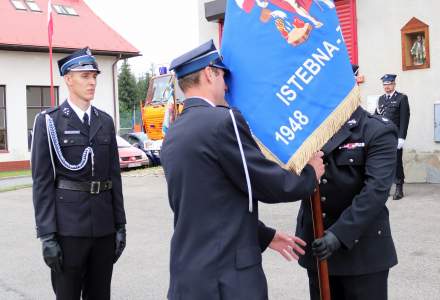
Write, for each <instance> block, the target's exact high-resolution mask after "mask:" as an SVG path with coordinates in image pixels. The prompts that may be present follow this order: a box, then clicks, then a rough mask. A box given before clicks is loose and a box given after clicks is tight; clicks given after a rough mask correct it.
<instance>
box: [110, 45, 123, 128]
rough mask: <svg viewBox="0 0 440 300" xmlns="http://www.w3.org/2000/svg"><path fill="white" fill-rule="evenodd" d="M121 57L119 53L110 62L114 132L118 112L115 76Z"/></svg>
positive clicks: (117, 120)
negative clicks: (111, 62)
mask: <svg viewBox="0 0 440 300" xmlns="http://www.w3.org/2000/svg"><path fill="white" fill-rule="evenodd" d="M121 59H122V54H121V53H120V54H119V55H118V56H117V58H116V60H115V61H114V62H113V64H112V81H113V116H114V118H113V121H114V122H115V128H116V132H119V113H118V112H117V111H116V108H117V103H116V101H117V99H116V81H117V80H116V76H117V73H118V72H117V69H116V68H117V64H118V62H119V61H120V60H121Z"/></svg>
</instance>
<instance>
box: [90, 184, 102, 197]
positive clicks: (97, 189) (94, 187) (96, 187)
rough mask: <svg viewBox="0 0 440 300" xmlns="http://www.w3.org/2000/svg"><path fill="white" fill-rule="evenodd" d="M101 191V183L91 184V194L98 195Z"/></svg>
mask: <svg viewBox="0 0 440 300" xmlns="http://www.w3.org/2000/svg"><path fill="white" fill-rule="evenodd" d="M100 189H101V182H100V181H92V182H90V194H94V195H97V194H99V192H100Z"/></svg>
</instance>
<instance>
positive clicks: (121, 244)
mask: <svg viewBox="0 0 440 300" xmlns="http://www.w3.org/2000/svg"><path fill="white" fill-rule="evenodd" d="M126 237H127V233H126V230H125V225H124V224H121V225H117V226H116V240H115V241H116V249H115V258H114V259H113V263H116V262H117V261H118V259H119V257H121V254H122V252H123V251H124V249H125V245H126Z"/></svg>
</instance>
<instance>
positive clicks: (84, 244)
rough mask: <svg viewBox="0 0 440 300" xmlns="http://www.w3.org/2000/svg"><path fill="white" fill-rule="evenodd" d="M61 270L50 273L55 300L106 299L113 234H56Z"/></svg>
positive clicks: (110, 268)
mask: <svg viewBox="0 0 440 300" xmlns="http://www.w3.org/2000/svg"><path fill="white" fill-rule="evenodd" d="M58 242H59V243H60V246H61V250H62V253H63V265H62V271H61V272H59V273H58V272H54V271H52V272H51V279H52V287H53V290H54V292H55V294H56V299H57V300H79V299H80V296H81V291H82V298H83V299H84V300H86V299H88V300H109V299H110V283H111V279H112V273H113V259H114V255H115V235H114V234H112V235H108V236H105V237H100V238H82V237H66V236H58Z"/></svg>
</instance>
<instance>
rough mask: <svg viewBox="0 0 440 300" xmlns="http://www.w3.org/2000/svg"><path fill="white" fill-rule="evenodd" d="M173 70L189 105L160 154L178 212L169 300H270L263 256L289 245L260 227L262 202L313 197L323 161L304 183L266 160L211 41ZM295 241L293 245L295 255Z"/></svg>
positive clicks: (306, 173) (311, 167)
mask: <svg viewBox="0 0 440 300" xmlns="http://www.w3.org/2000/svg"><path fill="white" fill-rule="evenodd" d="M170 69H172V70H174V71H175V73H176V76H177V78H178V80H179V86H180V87H181V88H182V90H183V92H184V93H185V97H186V100H185V104H184V109H183V112H182V114H181V115H180V116H179V117H178V118H177V120H176V121H175V122H174V123H173V124H172V126H171V127H170V129H169V131H168V132H167V135H166V137H165V140H164V143H163V146H162V151H161V162H162V165H163V168H164V172H165V177H166V180H167V183H168V197H169V203H170V206H171V209H172V210H173V212H174V233H173V237H172V240H171V257H170V287H169V291H168V299H170V300H178V299H188V300H189V299H191V300H212V299H222V300H227V299H231V300H232V299H233V300H240V299H243V300H247V299H252V300H265V299H267V297H268V295H267V282H266V278H265V276H264V272H263V269H262V264H261V263H262V262H261V259H262V258H261V252H262V251H263V250H264V249H265V248H266V247H267V246H269V247H271V248H272V249H276V247H273V246H274V244H277V243H280V244H283V243H284V244H285V245H288V240H283V239H281V240H280V235H279V234H278V232H277V233H275V231H271V230H270V229H267V228H265V226H264V225H263V224H262V223H259V222H258V201H257V199H258V200H260V201H264V202H267V203H278V202H291V201H295V200H296V199H299V198H301V197H307V196H309V195H310V194H311V193H312V192H313V190H314V188H315V186H316V184H317V178H319V177H320V175H321V174H322V172H323V171H324V166H323V164H322V161H321V158H320V156H321V155H322V154H317V155H315V156H314V157H313V158H312V159H311V160H310V161H309V164H308V165H307V166H306V167H305V168H304V170H303V172H302V174H301V176H297V175H294V174H292V173H290V172H288V171H287V170H284V169H282V168H281V167H280V166H278V165H277V164H275V163H274V162H272V161H269V160H267V159H265V158H264V156H263V154H262V153H261V151H260V150H259V148H258V146H257V144H256V143H255V141H254V140H253V138H252V135H251V133H250V130H249V128H248V126H247V124H246V122H245V120H244V118H243V117H242V116H241V114H240V113H239V112H238V111H232V110H231V109H229V107H228V106H227V104H226V102H225V100H224V96H225V90H226V84H225V82H224V77H223V76H224V74H225V72H228V70H227V69H226V67H225V66H224V65H223V62H222V59H221V57H220V55H219V53H218V52H217V50H216V48H215V46H214V44H213V42H212V41H210V42H208V43H205V44H203V45H201V46H200V47H198V48H196V49H194V50H192V51H190V52H188V53H186V54H184V55H182V56H181V57H179V58H176V59H175V60H174V61H173V62H172V63H171V68H170ZM240 141H241V142H240ZM298 197H299V198H298ZM296 240H297V239H295V237H292V240H291V244H290V245H288V246H291V247H292V248H293V249H294V250H295V249H296V248H297V247H296V245H295V241H296ZM284 250H288V252H291V251H292V249H290V250H289V249H288V247H284ZM282 251H283V250H281V251H279V252H281V253H282ZM286 253H287V252H286Z"/></svg>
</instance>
